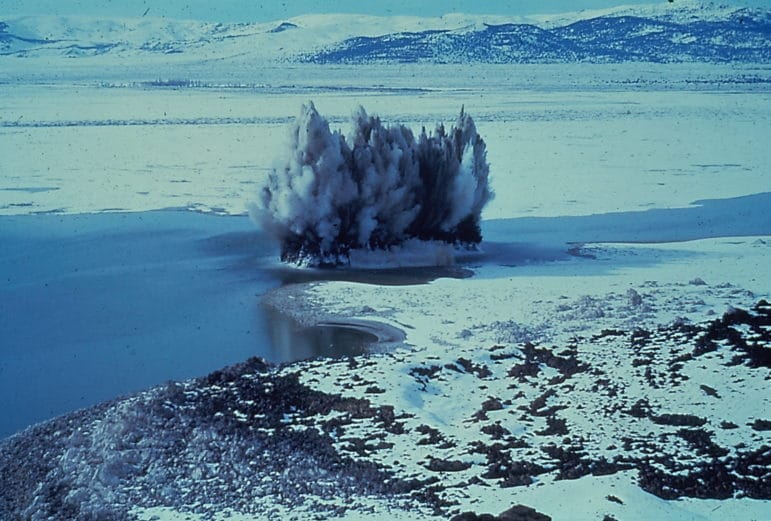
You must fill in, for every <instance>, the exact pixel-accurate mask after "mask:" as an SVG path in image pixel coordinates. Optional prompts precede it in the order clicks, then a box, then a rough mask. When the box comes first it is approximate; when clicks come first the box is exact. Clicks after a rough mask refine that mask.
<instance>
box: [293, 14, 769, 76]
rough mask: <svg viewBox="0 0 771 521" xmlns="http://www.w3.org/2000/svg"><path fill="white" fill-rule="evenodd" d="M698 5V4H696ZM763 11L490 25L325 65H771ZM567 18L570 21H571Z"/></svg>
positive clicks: (348, 55)
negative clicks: (398, 63) (412, 63)
mask: <svg viewBox="0 0 771 521" xmlns="http://www.w3.org/2000/svg"><path fill="white" fill-rule="evenodd" d="M694 5H695V4H694ZM770 14H771V13H770V12H769V11H763V10H759V9H733V10H730V9H728V8H722V7H718V8H714V7H710V8H704V7H701V8H692V9H684V10H681V11H679V12H677V13H675V12H674V11H669V10H666V9H663V8H657V9H651V8H635V9H632V8H621V9H614V10H612V11H610V12H609V13H608V14H604V15H602V16H596V17H593V16H588V17H584V18H580V17H577V18H578V19H577V20H576V21H573V22H572V23H569V24H565V25H552V24H551V23H545V22H543V21H542V22H541V23H537V24H522V23H505V24H500V25H493V24H485V25H484V27H483V28H477V29H475V30H473V31H465V32H458V31H448V30H430V31H422V32H400V33H396V34H389V35H386V36H383V37H364V36H360V37H356V38H351V39H348V40H345V41H343V42H341V43H340V44H338V45H337V46H335V47H332V48H330V49H327V50H325V51H323V52H321V53H316V54H311V55H307V56H306V59H307V60H308V61H313V62H320V63H329V62H332V63H340V62H343V63H359V62H373V61H393V62H450V63H465V62H487V63H538V62H564V61H587V62H627V61H652V62H680V61H711V62H730V61H737V62H761V63H765V62H769V61H771V16H770ZM567 19H568V17H563V18H562V20H563V21H566V20H567Z"/></svg>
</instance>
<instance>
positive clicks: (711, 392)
mask: <svg viewBox="0 0 771 521" xmlns="http://www.w3.org/2000/svg"><path fill="white" fill-rule="evenodd" d="M699 388H700V389H701V390H702V391H704V392H705V393H706V394H707V395H709V396H712V397H713V398H720V394H718V392H717V391H716V390H715V389H714V388H712V387H710V386H709V385H704V384H701V385H699Z"/></svg>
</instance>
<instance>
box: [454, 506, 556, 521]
mask: <svg viewBox="0 0 771 521" xmlns="http://www.w3.org/2000/svg"><path fill="white" fill-rule="evenodd" d="M451 520H452V521H551V517H549V516H547V515H546V514H541V513H540V512H537V511H536V510H535V509H534V508H530V507H527V506H524V505H514V506H513V507H511V508H510V509H508V510H506V511H505V512H501V513H500V514H499V515H497V516H495V515H493V514H475V513H473V512H464V513H462V514H458V515H456V516H454V517H452V518H451Z"/></svg>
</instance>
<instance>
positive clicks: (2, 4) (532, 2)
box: [0, 0, 770, 22]
mask: <svg viewBox="0 0 771 521" xmlns="http://www.w3.org/2000/svg"><path fill="white" fill-rule="evenodd" d="M664 1H668V0H380V1H372V0H335V1H332V0H326V1H325V0H0V16H5V17H7V16H20V15H39V14H53V15H91V16H98V17H139V16H142V15H145V14H146V15H147V16H153V17H167V18H180V19H193V20H205V21H215V22H266V21H273V20H280V19H283V18H290V17H292V16H298V15H301V14H310V13H332V12H337V13H361V14H372V15H416V16H441V15H443V14H447V13H452V12H462V13H479V14H503V15H525V14H540V13H544V14H545V13H560V12H570V11H579V10H582V9H601V8H606V7H613V6H616V5H622V4H644V3H656V2H661V3H664ZM673 1H674V2H678V1H684V0H673ZM769 1H770V0H728V1H721V2H720V3H724V4H729V5H734V4H736V5H758V6H760V5H768V4H767V2H769Z"/></svg>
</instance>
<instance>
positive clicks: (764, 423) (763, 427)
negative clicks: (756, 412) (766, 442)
mask: <svg viewBox="0 0 771 521" xmlns="http://www.w3.org/2000/svg"><path fill="white" fill-rule="evenodd" d="M750 427H752V430H755V431H771V421H768V420H760V419H758V420H755V421H754V422H752V424H751V425H750Z"/></svg>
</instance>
